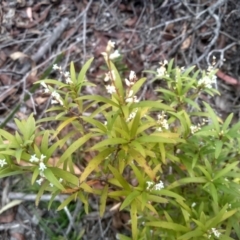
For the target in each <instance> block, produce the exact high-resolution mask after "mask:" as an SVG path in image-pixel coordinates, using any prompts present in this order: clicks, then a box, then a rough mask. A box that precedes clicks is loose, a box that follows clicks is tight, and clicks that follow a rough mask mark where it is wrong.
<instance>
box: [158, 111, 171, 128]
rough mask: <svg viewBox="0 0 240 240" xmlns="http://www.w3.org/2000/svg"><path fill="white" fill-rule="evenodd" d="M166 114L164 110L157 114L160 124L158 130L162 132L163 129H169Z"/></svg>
mask: <svg viewBox="0 0 240 240" xmlns="http://www.w3.org/2000/svg"><path fill="white" fill-rule="evenodd" d="M165 117H166V114H165V113H164V111H162V113H161V114H158V115H157V118H158V121H157V124H158V125H159V126H158V128H157V131H159V132H162V131H163V129H166V130H167V129H169V124H168V122H167V120H166V119H165Z"/></svg>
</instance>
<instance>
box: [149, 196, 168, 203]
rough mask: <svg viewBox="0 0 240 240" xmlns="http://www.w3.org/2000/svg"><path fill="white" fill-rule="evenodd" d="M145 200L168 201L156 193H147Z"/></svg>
mask: <svg viewBox="0 0 240 240" xmlns="http://www.w3.org/2000/svg"><path fill="white" fill-rule="evenodd" d="M147 200H148V201H150V202H156V203H168V200H167V199H166V198H163V197H159V196H157V195H150V194H148V195H147Z"/></svg>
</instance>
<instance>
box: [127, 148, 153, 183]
mask: <svg viewBox="0 0 240 240" xmlns="http://www.w3.org/2000/svg"><path fill="white" fill-rule="evenodd" d="M129 154H130V155H131V156H132V158H133V159H135V161H136V162H137V163H138V164H139V165H140V166H141V167H142V168H143V170H144V172H145V173H146V174H147V175H148V176H149V177H150V179H151V180H153V181H154V179H155V177H156V176H155V173H154V171H153V170H152V169H151V168H150V167H149V166H148V164H147V162H146V160H145V158H144V157H143V156H142V155H141V154H140V153H138V152H137V151H136V150H134V149H130V150H129Z"/></svg>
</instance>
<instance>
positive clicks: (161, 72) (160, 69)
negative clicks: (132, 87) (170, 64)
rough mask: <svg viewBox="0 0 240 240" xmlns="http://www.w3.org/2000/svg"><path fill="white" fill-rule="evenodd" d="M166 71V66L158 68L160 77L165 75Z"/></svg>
mask: <svg viewBox="0 0 240 240" xmlns="http://www.w3.org/2000/svg"><path fill="white" fill-rule="evenodd" d="M165 73H166V69H165V67H164V66H161V67H160V68H158V69H157V76H158V77H163V76H164V75H165Z"/></svg>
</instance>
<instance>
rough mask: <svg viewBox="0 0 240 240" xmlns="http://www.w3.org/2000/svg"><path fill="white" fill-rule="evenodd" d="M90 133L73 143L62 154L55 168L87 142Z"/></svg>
mask: <svg viewBox="0 0 240 240" xmlns="http://www.w3.org/2000/svg"><path fill="white" fill-rule="evenodd" d="M92 136H93V135H92V133H88V134H86V135H85V136H83V137H81V138H79V139H78V140H76V141H75V142H73V143H72V144H71V145H70V146H69V148H68V149H67V150H66V151H65V152H64V154H63V155H62V156H61V157H60V159H59V161H58V163H57V166H59V165H60V164H61V163H63V162H64V161H65V160H66V159H67V158H68V157H70V155H71V154H72V153H74V152H75V151H76V150H77V149H79V148H80V147H81V146H82V145H83V144H84V143H85V142H86V141H88V140H89V139H90V138H91V137H92Z"/></svg>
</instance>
